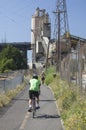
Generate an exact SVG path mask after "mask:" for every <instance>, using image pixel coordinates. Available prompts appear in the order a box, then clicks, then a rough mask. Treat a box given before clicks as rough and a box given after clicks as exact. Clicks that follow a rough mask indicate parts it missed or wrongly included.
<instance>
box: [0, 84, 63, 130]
mask: <svg viewBox="0 0 86 130" xmlns="http://www.w3.org/2000/svg"><path fill="white" fill-rule="evenodd" d="M28 88H29V86H27V87H26V88H25V89H24V90H23V91H22V92H21V93H20V94H19V95H18V96H17V97H15V98H14V99H13V101H12V102H11V103H10V104H9V105H8V106H7V107H5V108H3V109H0V130H63V126H62V123H61V117H60V115H59V112H58V110H57V107H56V104H55V99H54V96H53V93H52V91H51V89H50V88H49V87H47V86H45V85H42V86H41V94H40V109H38V110H37V111H36V117H35V118H34V119H33V118H32V113H30V112H28V111H27V110H28Z"/></svg>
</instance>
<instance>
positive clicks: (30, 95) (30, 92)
mask: <svg viewBox="0 0 86 130" xmlns="http://www.w3.org/2000/svg"><path fill="white" fill-rule="evenodd" d="M32 94H33V92H32V91H29V109H28V111H31V109H32Z"/></svg>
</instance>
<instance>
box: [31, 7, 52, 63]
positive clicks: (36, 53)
mask: <svg viewBox="0 0 86 130" xmlns="http://www.w3.org/2000/svg"><path fill="white" fill-rule="evenodd" d="M49 24H50V23H49V15H48V13H46V10H45V9H39V8H37V9H36V11H35V14H34V15H32V19H31V44H32V46H33V57H34V58H33V59H34V61H36V59H37V58H38V59H39V58H41V57H42V56H45V55H46V50H47V44H46V42H45V41H43V37H50V33H51V31H50V30H51V29H48V30H47V29H45V28H46V26H47V25H49ZM50 28H51V27H50ZM47 32H48V33H47ZM48 35H49V36H48Z"/></svg>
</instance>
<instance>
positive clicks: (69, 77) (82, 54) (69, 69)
mask: <svg viewBox="0 0 86 130" xmlns="http://www.w3.org/2000/svg"><path fill="white" fill-rule="evenodd" d="M60 74H61V78H62V79H63V80H66V81H68V83H71V82H75V83H76V85H79V86H80V88H81V89H82V88H84V89H85V90H86V45H85V44H84V45H83V44H81V43H80V44H78V45H77V48H76V50H74V49H72V50H71V52H69V53H68V55H67V56H66V57H65V58H64V59H63V60H62V62H61V71H60Z"/></svg>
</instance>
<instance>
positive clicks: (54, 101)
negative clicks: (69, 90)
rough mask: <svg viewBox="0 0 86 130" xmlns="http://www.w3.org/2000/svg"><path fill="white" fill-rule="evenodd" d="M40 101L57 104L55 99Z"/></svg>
mask: <svg viewBox="0 0 86 130" xmlns="http://www.w3.org/2000/svg"><path fill="white" fill-rule="evenodd" d="M39 101H41V102H55V101H56V100H55V99H54V100H52V99H46V100H39Z"/></svg>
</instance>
